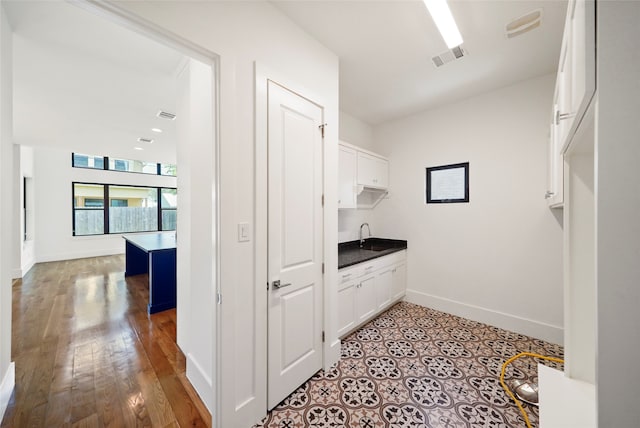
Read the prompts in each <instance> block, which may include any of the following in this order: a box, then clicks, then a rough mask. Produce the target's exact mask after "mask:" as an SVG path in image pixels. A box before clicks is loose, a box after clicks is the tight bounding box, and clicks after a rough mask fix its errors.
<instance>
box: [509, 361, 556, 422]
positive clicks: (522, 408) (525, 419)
mask: <svg viewBox="0 0 640 428" xmlns="http://www.w3.org/2000/svg"><path fill="white" fill-rule="evenodd" d="M522 357H532V358H540V359H543V360H548V361H553V362H556V363H560V364H564V360H562V359H560V358H555V357H546V356H544V355H540V354H534V353H533V352H521V353H519V354H518V355H514V356H513V357H511V358H509V359H508V360H507V361H505V363H504V364H503V365H502V371H501V372H500V384H501V385H502V387H503V388H504V390H505V391H506V392H507V394H508V395H509V397H511V399H512V400H513V401H515V403H516V405H517V406H518V409H520V413H522V416H523V417H524V422H525V423H526V424H527V428H532V427H531V422H530V421H529V416H527V412H526V411H525V410H524V407H522V404H520V400H518V399H517V398H516V396H515V394H514V393H513V392H511V390H510V389H509V387H508V386H507V384H506V383H504V373H505V372H506V371H507V366H508V365H509V364H511V363H512V362H514V361H515V360H517V359H518V358H522Z"/></svg>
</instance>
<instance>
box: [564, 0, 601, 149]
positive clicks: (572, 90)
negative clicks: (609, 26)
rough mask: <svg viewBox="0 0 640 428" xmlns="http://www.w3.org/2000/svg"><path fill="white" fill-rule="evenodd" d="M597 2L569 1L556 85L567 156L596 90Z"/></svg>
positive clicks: (591, 0)
mask: <svg viewBox="0 0 640 428" xmlns="http://www.w3.org/2000/svg"><path fill="white" fill-rule="evenodd" d="M595 57H596V30H595V2H594V1H593V0H570V1H569V5H568V7H567V19H566V21H565V31H564V35H563V38H562V48H561V54H560V64H559V69H558V77H557V83H556V90H557V94H556V102H557V104H558V112H557V114H556V117H555V119H554V123H555V124H556V126H557V127H558V135H559V139H560V140H559V146H560V147H561V152H562V153H564V152H565V151H566V149H567V147H568V146H569V144H571V140H572V139H573V136H574V135H575V133H576V130H577V128H578V125H579V124H580V122H581V121H582V118H583V116H584V114H585V113H586V111H587V109H588V107H589V104H590V103H591V100H592V98H593V95H594V93H595V89H596V79H595V75H596V62H595Z"/></svg>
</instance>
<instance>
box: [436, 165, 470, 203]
mask: <svg viewBox="0 0 640 428" xmlns="http://www.w3.org/2000/svg"><path fill="white" fill-rule="evenodd" d="M464 202H469V162H462V163H455V164H450V165H441V166H434V167H427V168H426V203H427V204H454V203H464Z"/></svg>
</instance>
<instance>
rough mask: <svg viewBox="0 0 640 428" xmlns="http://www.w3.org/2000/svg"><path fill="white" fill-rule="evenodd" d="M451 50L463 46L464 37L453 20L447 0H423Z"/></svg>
mask: <svg viewBox="0 0 640 428" xmlns="http://www.w3.org/2000/svg"><path fill="white" fill-rule="evenodd" d="M423 1H424V4H425V5H426V6H427V9H429V13H430V14H431V17H432V18H433V21H434V22H435V23H436V26H437V27H438V30H439V31H440V34H441V35H442V38H443V39H444V42H445V43H446V44H447V47H448V48H449V49H453V48H455V47H456V46H460V45H461V44H462V36H461V35H460V31H459V30H458V26H457V25H456V21H455V20H454V19H453V15H452V14H451V9H449V4H448V3H447V0H423Z"/></svg>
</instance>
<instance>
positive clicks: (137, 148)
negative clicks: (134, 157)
mask: <svg viewBox="0 0 640 428" xmlns="http://www.w3.org/2000/svg"><path fill="white" fill-rule="evenodd" d="M134 149H136V150H144V149H143V148H142V147H134Z"/></svg>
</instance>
